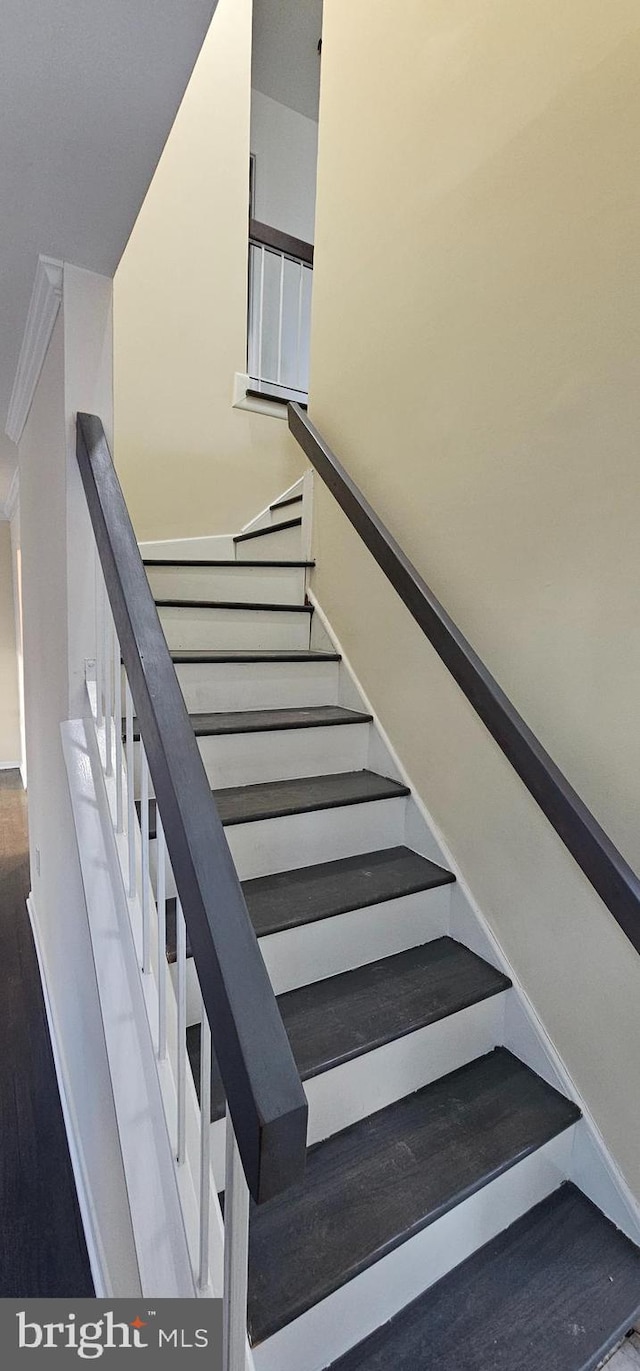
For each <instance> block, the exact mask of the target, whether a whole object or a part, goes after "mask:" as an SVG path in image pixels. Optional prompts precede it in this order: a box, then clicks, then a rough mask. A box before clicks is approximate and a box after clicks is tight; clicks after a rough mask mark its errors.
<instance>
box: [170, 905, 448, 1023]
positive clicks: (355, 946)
mask: <svg viewBox="0 0 640 1371" xmlns="http://www.w3.org/2000/svg"><path fill="white" fill-rule="evenodd" d="M450 889H451V887H450V886H448V885H445V886H440V887H439V888H438V889H437V890H423V891H419V892H418V893H417V894H415V895H404V896H402V898H401V899H398V900H385V902H384V903H383V904H376V905H369V906H368V907H367V908H365V909H352V910H349V911H348V912H347V913H346V914H339V915H336V916H335V917H334V918H330V919H318V920H317V921H316V922H315V923H311V924H304V925H302V926H300V927H299V928H287V929H284V930H283V931H282V932H281V933H271V934H268V935H267V936H266V937H262V938H260V940H259V941H260V951H261V952H262V955H263V957H264V960H265V965H266V968H267V971H268V972H269V978H270V980H271V984H272V986H273V989H274V991H275V994H276V995H282V994H284V992H285V991H286V990H295V989H296V988H297V987H298V986H301V985H311V983H312V982H313V981H321V980H324V979H325V978H326V977H327V976H337V975H338V974H339V973H340V972H341V971H352V970H353V969H354V967H357V966H365V965H366V964H367V963H369V962H375V961H378V959H379V958H380V957H391V956H393V954H394V953H395V952H405V951H406V950H407V949H408V948H410V947H421V946H422V944H423V943H428V942H432V941H433V939H434V938H442V937H444V936H445V934H446V933H447V932H448V929H449V906H450ZM174 970H175V967H173V968H172V974H173V971H174ZM200 1004H201V1000H200V991H199V987H198V980H197V976H196V974H195V964H194V962H193V960H192V959H191V958H189V960H188V962H187V1015H188V1020H187V1021H188V1023H189V1024H193V1023H199V1022H200Z"/></svg>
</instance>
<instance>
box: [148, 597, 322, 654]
mask: <svg viewBox="0 0 640 1371" xmlns="http://www.w3.org/2000/svg"><path fill="white" fill-rule="evenodd" d="M158 613H159V615H160V623H161V624H162V627H163V630H164V634H165V637H166V640H167V642H168V644H169V647H170V648H171V650H172V651H175V652H177V651H180V650H183V651H193V650H197V649H202V651H209V650H215V651H222V650H223V649H224V648H227V649H229V650H240V649H241V650H243V651H250V652H260V651H262V650H263V649H265V648H270V649H274V648H275V649H277V650H281V651H292V652H294V651H295V652H303V651H305V650H306V649H307V648H308V647H309V633H310V625H309V615H308V614H306V613H303V614H301V613H298V612H296V611H295V610H292V611H290V612H287V611H286V610H277V609H276V610H268V609H256V610H254V609H207V608H205V607H204V606H203V607H202V608H199V607H198V606H195V607H193V608H182V609H178V608H173V607H172V606H160V607H159V609H158Z"/></svg>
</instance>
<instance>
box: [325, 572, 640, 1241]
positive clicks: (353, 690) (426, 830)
mask: <svg viewBox="0 0 640 1371" xmlns="http://www.w3.org/2000/svg"><path fill="white" fill-rule="evenodd" d="M307 597H308V599H309V601H310V603H311V604H312V605H313V607H314V614H313V618H312V645H313V646H314V647H316V646H322V647H323V648H325V649H327V650H334V651H336V652H339V653H340V655H341V662H340V668H339V688H338V702H339V704H341V705H343V706H344V707H346V708H349V709H361V710H363V711H365V712H366V713H368V714H371V715H372V716H373V723H372V725H371V730H370V740H371V741H370V747H369V756H368V760H367V766H368V767H369V768H370V769H372V770H375V771H377V772H380V773H381V774H382V775H387V776H390V777H392V778H393V779H394V780H397V781H400V782H402V783H404V784H405V785H407V786H408V787H409V788H410V790H411V795H410V797H409V798H408V800H407V807H406V831H405V837H406V841H407V843H408V844H409V845H410V846H412V847H413V848H415V850H416V851H417V852H420V853H422V855H423V856H425V857H428V858H430V860H431V861H434V862H437V863H439V864H440V865H442V866H444V867H447V868H448V869H449V870H450V871H452V872H453V874H454V875H455V878H456V880H455V884H454V885H452V886H451V887H450V891H451V903H450V922H449V930H448V931H449V934H450V936H451V937H453V938H456V939H457V940H458V941H459V942H461V943H463V944H464V945H465V946H466V947H468V948H470V949H471V951H473V952H476V953H477V954H478V956H480V957H483V958H484V959H485V960H486V961H488V962H490V963H491V964H492V965H493V966H496V967H498V968H499V970H501V971H503V972H504V973H505V974H506V975H508V976H509V977H510V979H511V981H512V983H513V986H512V989H511V990H510V991H509V992H508V993H507V995H506V996H505V1001H506V1003H505V1016H504V1038H503V1044H502V1045H503V1046H504V1047H507V1048H508V1049H509V1051H511V1052H513V1053H514V1055H515V1056H517V1057H519V1058H520V1060H521V1061H523V1062H524V1063H525V1064H526V1065H527V1066H529V1067H530V1068H531V1070H533V1071H535V1072H536V1073H537V1074H538V1075H539V1076H541V1077H542V1078H543V1079H544V1080H546V1081H547V1082H548V1083H549V1085H552V1086H554V1087H555V1089H557V1090H560V1091H561V1092H562V1093H563V1094H565V1095H567V1096H568V1098H570V1099H572V1100H574V1101H575V1103H576V1104H577V1105H578V1107H579V1109H580V1111H581V1114H582V1118H581V1120H580V1122H579V1123H578V1124H576V1125H575V1127H574V1129H573V1138H574V1142H573V1147H572V1150H571V1158H570V1165H569V1168H568V1172H567V1177H566V1179H567V1180H570V1181H572V1182H573V1183H574V1184H575V1185H576V1186H578V1187H579V1188H580V1189H581V1190H582V1191H583V1192H584V1194H585V1195H587V1196H588V1198H589V1199H590V1200H592V1202H593V1203H594V1204H595V1205H597V1207H598V1208H599V1209H601V1210H602V1212H603V1213H604V1214H605V1215H606V1216H607V1218H609V1219H610V1220H611V1222H612V1223H614V1224H615V1225H616V1227H618V1228H620V1229H621V1230H622V1231H623V1232H624V1233H625V1234H626V1236H627V1237H628V1238H630V1239H631V1241H632V1242H634V1243H636V1244H637V1245H640V1202H639V1201H638V1199H637V1198H636V1197H635V1195H634V1194H633V1193H632V1191H631V1189H630V1187H629V1186H628V1185H627V1182H626V1180H625V1179H624V1176H623V1175H622V1173H621V1171H620V1169H619V1167H618V1166H617V1164H616V1162H615V1160H614V1159H613V1157H612V1156H611V1154H610V1152H609V1150H608V1148H607V1146H606V1143H605V1141H604V1139H603V1137H602V1134H601V1132H600V1130H599V1128H598V1125H597V1124H596V1122H595V1119H594V1118H593V1115H592V1114H591V1112H590V1110H589V1107H588V1105H587V1104H586V1102H585V1100H584V1099H583V1097H582V1095H581V1093H580V1091H579V1090H578V1088H577V1086H576V1084H575V1081H574V1080H573V1078H572V1077H571V1075H570V1073H569V1071H568V1069H567V1067H566V1065H565V1063H564V1061H563V1059H562V1057H561V1055H560V1053H559V1052H558V1050H557V1048H556V1047H555V1044H554V1043H553V1041H552V1039H551V1037H550V1036H549V1034H548V1032H547V1031H546V1029H545V1026H544V1024H543V1023H542V1021H541V1020H540V1018H539V1016H538V1014H537V1012H536V1010H535V1008H534V1005H533V1004H532V1002H531V1000H530V998H529V996H528V994H527V992H526V990H525V988H524V986H523V985H522V982H521V981H520V979H519V977H518V975H517V974H516V972H515V971H514V969H513V967H512V966H511V964H510V962H509V960H508V958H507V956H506V955H505V953H504V951H503V949H502V947H501V945H500V942H499V939H498V938H497V937H496V935H495V933H494V931H493V929H492V928H491V925H490V923H489V921H488V919H487V918H486V916H485V914H484V913H483V911H482V910H481V909H480V907H479V905H478V903H477V901H476V900H475V898H474V896H473V893H472V891H471V890H470V888H469V885H468V883H467V881H466V880H465V878H464V875H463V873H462V871H461V870H460V868H459V866H458V864H457V862H456V859H455V856H454V854H453V852H452V851H451V850H450V848H449V847H448V845H447V842H446V839H445V837H444V835H443V834H442V832H441V831H440V829H439V828H438V825H437V824H436V823H435V821H434V819H433V817H432V815H431V814H430V812H429V810H428V808H427V806H426V804H425V802H424V800H423V799H422V797H421V796H420V795H419V793H418V790H417V787H416V785H415V783H414V781H413V779H412V777H411V776H410V774H409V773H408V771H407V769H406V767H405V766H404V765H403V763H402V762H401V760H400V758H399V756H398V754H397V753H396V751H395V749H394V747H393V744H392V742H391V739H390V738H389V736H388V734H387V733H386V732H385V730H384V728H383V727H382V724H381V723H380V720H379V718H378V716H377V714H376V711H375V708H374V706H373V705H372V703H371V701H370V699H369V698H368V696H367V694H366V692H365V690H364V689H363V687H362V685H361V683H360V682H359V680H358V678H357V676H356V673H355V671H354V669H353V667H352V665H351V663H350V661H349V657H348V654H347V653H346V652H345V649H344V646H343V644H342V643H341V642H340V640H339V639H338V637H337V635H336V634H335V633H334V632H333V630H332V628H331V625H330V623H329V620H328V618H327V616H326V614H325V613H324V611H323V609H322V606H321V605H320V604H319V602H318V598H317V596H316V595H315V594H314V592H313V591H312V590H307Z"/></svg>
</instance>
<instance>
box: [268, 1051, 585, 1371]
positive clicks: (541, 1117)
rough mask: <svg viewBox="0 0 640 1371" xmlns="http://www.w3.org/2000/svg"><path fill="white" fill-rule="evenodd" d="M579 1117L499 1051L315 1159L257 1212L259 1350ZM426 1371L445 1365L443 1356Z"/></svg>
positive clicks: (374, 1118) (358, 1126)
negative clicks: (262, 1343) (296, 1180)
mask: <svg viewBox="0 0 640 1371" xmlns="http://www.w3.org/2000/svg"><path fill="white" fill-rule="evenodd" d="M579 1117H580V1111H579V1109H578V1108H577V1106H576V1105H574V1104H573V1103H572V1102H571V1101H569V1100H567V1099H565V1098H564V1097H563V1096H562V1095H560V1094H559V1093H558V1092H557V1091H556V1090H553V1089H552V1088H551V1086H549V1085H547V1084H546V1082H545V1081H543V1080H541V1078H540V1077H539V1076H536V1075H535V1074H534V1072H532V1071H530V1070H529V1068H528V1067H526V1066H524V1065H523V1063H522V1062H520V1061H518V1060H517V1058H515V1057H513V1056H512V1055H511V1054H510V1053H509V1052H507V1051H506V1050H505V1049H504V1048H497V1049H496V1050H495V1051H493V1052H490V1053H488V1055H487V1056H485V1057H482V1058H480V1059H478V1060H476V1061H474V1062H471V1063H469V1064H468V1065H466V1066H463V1067H461V1068H460V1069H458V1070H457V1071H454V1072H452V1073H451V1074H450V1075H448V1076H443V1077H441V1078H440V1079H439V1080H437V1081H434V1082H433V1083H432V1084H430V1085H427V1086H425V1087H423V1088H422V1089H421V1090H418V1091H417V1092H416V1093H415V1094H413V1095H409V1096H405V1097H404V1098H403V1099H401V1100H399V1101H397V1102H396V1103H394V1104H391V1105H388V1106H387V1107H386V1108H385V1109H381V1110H379V1111H378V1112H377V1113H376V1114H372V1115H370V1116H369V1117H368V1118H366V1119H362V1120H359V1121H358V1122H357V1123H355V1124H352V1125H351V1127H349V1128H347V1129H345V1130H344V1131H343V1132H342V1133H338V1134H335V1135H334V1136H333V1137H331V1138H328V1139H327V1140H326V1141H324V1142H321V1143H318V1144H316V1146H315V1147H312V1148H310V1150H309V1153H308V1159H307V1172H306V1176H305V1179H304V1182H303V1183H302V1185H300V1186H296V1187H295V1189H293V1190H291V1191H288V1192H287V1193H286V1194H285V1195H282V1196H280V1197H278V1198H277V1199H275V1200H273V1201H271V1202H269V1203H267V1204H265V1205H263V1206H261V1207H260V1208H257V1207H256V1206H253V1207H252V1214H251V1228H250V1256H249V1326H250V1330H251V1335H252V1338H253V1340H254V1341H256V1342H259V1341H261V1340H262V1339H264V1338H265V1337H268V1336H270V1335H271V1334H272V1333H275V1332H277V1330H278V1329H279V1328H282V1327H283V1326H284V1325H285V1324H287V1323H289V1322H290V1321H291V1320H292V1319H294V1318H297V1317H298V1316H299V1315H300V1314H303V1313H304V1312H305V1311H306V1310H307V1309H309V1308H311V1307H312V1306H313V1305H314V1304H317V1303H318V1302H319V1301H320V1300H322V1299H324V1298H326V1296H327V1295H330V1294H331V1293H332V1292H333V1291H334V1290H336V1289H338V1288H339V1287H340V1286H341V1285H344V1284H345V1283H346V1282H347V1281H349V1280H352V1279H353V1278H354V1277H355V1276H357V1275H358V1274H359V1273H360V1272H361V1271H363V1270H365V1269H366V1268H367V1267H368V1266H370V1265H372V1264H373V1262H375V1261H377V1260H378V1259H379V1258H381V1257H383V1256H384V1255H385V1254H386V1253H387V1252H389V1251H391V1250H393V1248H395V1247H397V1246H399V1245H400V1243H402V1242H404V1241H406V1240H407V1239H408V1238H411V1237H412V1236H413V1235H414V1234H415V1233H417V1232H419V1231H420V1230H421V1229H423V1228H425V1227H426V1226H427V1225H428V1224H430V1223H433V1222H434V1221H435V1220H436V1219H438V1218H440V1216H441V1215H442V1214H445V1213H446V1212H447V1211H448V1210H450V1209H452V1208H453V1207H454V1205H456V1204H459V1203H460V1202H461V1201H463V1200H464V1199H466V1198H467V1197H468V1196H469V1195H472V1194H473V1193H474V1192H475V1191H477V1190H479V1189H480V1188H481V1187H482V1186H484V1185H487V1184H488V1183H489V1182H490V1181H492V1180H494V1179H495V1178H496V1177H497V1176H499V1175H501V1174H502V1173H503V1172H504V1171H506V1170H508V1169H509V1168H510V1167H511V1166H514V1165H515V1164H516V1163H517V1162H519V1161H521V1160H522V1159H523V1158H524V1157H526V1156H528V1155H529V1154H530V1153H531V1152H534V1151H535V1150H536V1149H537V1148H539V1147H541V1146H542V1145H543V1144H544V1143H545V1142H548V1141H549V1139H550V1138H553V1137H555V1136H556V1135H557V1134H558V1133H560V1132H562V1131H563V1130H564V1129H565V1128H568V1127H570V1126H571V1124H573V1123H575V1122H576V1120H577V1119H578V1118H579ZM524 1328H526V1325H524ZM522 1332H523V1330H521V1335H522ZM431 1355H433V1350H432V1352H431ZM460 1365H464V1366H465V1367H466V1366H467V1365H468V1363H467V1362H466V1361H465V1360H463V1361H462V1362H461V1363H460ZM512 1365H513V1366H519V1363H518V1361H517V1359H516V1360H515V1361H514V1362H513V1363H512ZM429 1366H430V1367H438V1368H440V1366H441V1363H440V1361H439V1359H438V1358H435V1357H434V1359H433V1360H432V1361H430V1362H429ZM542 1367H544V1371H547V1368H546V1363H544V1362H542V1363H541V1364H540V1367H539V1368H538V1371H542ZM412 1371H414V1368H412Z"/></svg>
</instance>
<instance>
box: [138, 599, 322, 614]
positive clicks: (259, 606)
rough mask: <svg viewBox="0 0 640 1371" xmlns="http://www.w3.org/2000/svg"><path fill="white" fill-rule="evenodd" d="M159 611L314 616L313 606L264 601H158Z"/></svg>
mask: <svg viewBox="0 0 640 1371" xmlns="http://www.w3.org/2000/svg"><path fill="white" fill-rule="evenodd" d="M155 603H156V607H157V608H158V609H232V610H236V609H239V610H251V611H255V610H260V612H261V613H265V614H274V613H278V614H313V605H282V604H267V603H266V602H264V601H262V600H175V599H171V600H165V599H162V600H156V602H155Z"/></svg>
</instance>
